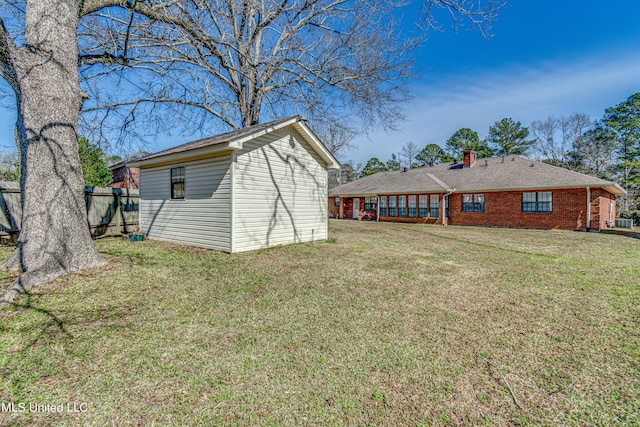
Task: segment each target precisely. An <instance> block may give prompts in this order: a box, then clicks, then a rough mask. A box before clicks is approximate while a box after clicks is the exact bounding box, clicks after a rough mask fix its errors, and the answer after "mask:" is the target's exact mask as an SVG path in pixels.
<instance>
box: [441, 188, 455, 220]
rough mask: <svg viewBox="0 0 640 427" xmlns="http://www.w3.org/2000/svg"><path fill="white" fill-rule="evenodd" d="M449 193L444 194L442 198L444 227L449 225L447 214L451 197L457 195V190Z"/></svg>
mask: <svg viewBox="0 0 640 427" xmlns="http://www.w3.org/2000/svg"><path fill="white" fill-rule="evenodd" d="M447 191H449V192H448V193H447V194H444V195H443V196H442V204H443V206H442V225H443V226H444V225H449V217H448V216H445V215H446V214H447V204H448V201H449V196H450V195H452V194H453V193H455V191H456V189H455V188H454V189H453V190H447Z"/></svg>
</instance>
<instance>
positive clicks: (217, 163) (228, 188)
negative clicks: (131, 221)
mask: <svg viewBox="0 0 640 427" xmlns="http://www.w3.org/2000/svg"><path fill="white" fill-rule="evenodd" d="M127 165H128V166H129V167H137V168H140V206H139V214H140V218H139V221H140V228H141V230H142V232H144V233H146V235H147V237H148V238H150V239H155V240H164V241H169V242H175V243H181V244H185V245H191V246H199V247H203V248H210V249H217V250H221V251H225V252H231V253H233V252H243V251H248V250H253V249H260V248H266V247H270V246H274V245H282V244H289V243H298V242H309V241H314V240H324V239H326V238H327V200H328V198H327V196H328V182H327V170H328V169H336V168H338V167H339V166H340V165H339V163H338V161H337V160H336V159H335V157H334V156H333V155H332V154H331V153H330V152H329V150H328V149H327V148H326V147H325V146H324V144H323V143H322V142H321V141H320V140H319V139H318V137H317V136H316V135H315V134H314V133H313V132H312V131H311V129H310V128H309V127H308V126H307V124H306V122H305V120H304V119H303V118H301V117H299V116H295V117H288V118H284V119H280V120H275V121H272V122H269V123H264V124H259V125H255V126H251V127H246V128H243V129H240V130H237V131H233V132H229V133H225V134H222V135H217V136H213V137H210V138H204V139H200V140H197V141H193V142H188V143H186V144H183V145H180V146H177V147H174V148H170V149H168V150H164V151H161V152H159V153H155V154H151V155H148V156H145V157H143V158H140V159H136V160H135V161H133V162H130V163H128V164H127Z"/></svg>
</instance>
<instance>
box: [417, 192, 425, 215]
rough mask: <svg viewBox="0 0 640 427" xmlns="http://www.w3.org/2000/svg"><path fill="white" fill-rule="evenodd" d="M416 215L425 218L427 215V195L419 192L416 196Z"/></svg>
mask: <svg viewBox="0 0 640 427" xmlns="http://www.w3.org/2000/svg"><path fill="white" fill-rule="evenodd" d="M418 217H419V218H426V217H427V195H426V194H421V195H420V196H418Z"/></svg>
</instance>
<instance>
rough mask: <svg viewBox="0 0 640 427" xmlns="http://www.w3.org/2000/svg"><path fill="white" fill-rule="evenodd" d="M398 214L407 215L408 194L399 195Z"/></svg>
mask: <svg viewBox="0 0 640 427" xmlns="http://www.w3.org/2000/svg"><path fill="white" fill-rule="evenodd" d="M398 216H402V217H405V216H407V196H398Z"/></svg>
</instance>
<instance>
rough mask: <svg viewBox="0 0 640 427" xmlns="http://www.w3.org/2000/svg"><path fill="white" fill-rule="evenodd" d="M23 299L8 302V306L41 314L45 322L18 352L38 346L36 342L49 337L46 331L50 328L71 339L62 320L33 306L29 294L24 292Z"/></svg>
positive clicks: (31, 296) (45, 310) (47, 311)
mask: <svg viewBox="0 0 640 427" xmlns="http://www.w3.org/2000/svg"><path fill="white" fill-rule="evenodd" d="M24 297H26V301H24ZM24 297H23V298H20V299H19V300H20V302H15V301H13V302H10V303H9V305H10V306H12V307H14V308H16V309H18V310H25V311H28V310H30V311H33V312H35V313H38V314H42V315H44V317H45V319H46V320H45V321H44V323H43V325H42V328H41V329H40V331H39V332H38V333H36V335H35V337H34V338H33V339H31V340H30V341H29V343H28V344H26V345H25V346H24V347H23V348H21V349H20V351H25V350H27V349H29V348H31V347H34V346H36V345H37V344H38V342H40V341H41V340H43V339H46V338H47V337H49V336H50V335H51V334H49V333H48V331H49V330H50V329H51V328H53V330H54V331H55V332H56V333H60V334H62V335H64V336H66V337H68V338H71V339H73V335H72V334H71V333H70V332H69V331H68V330H67V328H66V327H65V322H64V320H63V319H61V318H60V317H58V316H57V315H55V314H54V313H53V312H52V311H50V310H47V309H46V308H43V307H38V306H36V305H34V297H33V295H32V294H31V293H30V292H25V293H24Z"/></svg>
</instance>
